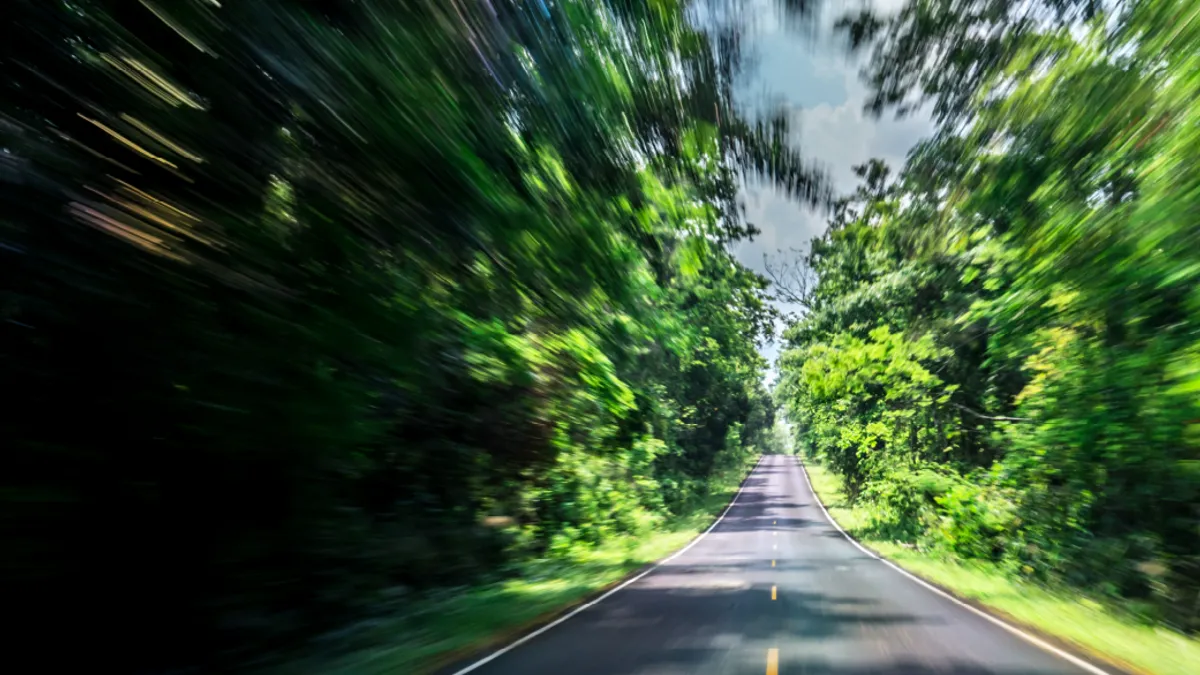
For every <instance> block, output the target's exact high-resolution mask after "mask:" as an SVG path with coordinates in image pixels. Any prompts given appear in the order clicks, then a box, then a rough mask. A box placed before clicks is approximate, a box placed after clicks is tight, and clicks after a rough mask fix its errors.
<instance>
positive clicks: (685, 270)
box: [0, 0, 823, 669]
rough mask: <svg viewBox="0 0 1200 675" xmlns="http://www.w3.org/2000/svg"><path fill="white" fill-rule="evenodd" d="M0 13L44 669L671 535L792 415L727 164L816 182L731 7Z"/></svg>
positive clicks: (306, 4) (252, 632)
mask: <svg viewBox="0 0 1200 675" xmlns="http://www.w3.org/2000/svg"><path fill="white" fill-rule="evenodd" d="M5 10H6V20H7V22H8V25H10V26H11V27H16V28H17V29H16V30H13V31H10V33H9V36H8V40H6V41H5V42H4V44H3V45H2V46H0V68H2V69H3V73H4V77H3V78H2V79H0V91H2V92H3V93H2V95H0V101H2V104H0V105H2V109H0V199H2V200H3V204H4V209H3V215H2V216H0V258H2V262H0V313H2V319H3V321H2V322H0V369H2V370H0V372H3V375H4V381H5V388H6V390H7V391H8V392H9V394H10V396H6V400H5V405H4V406H3V407H2V408H0V420H2V422H0V425H2V426H3V429H4V436H5V438H4V446H5V452H4V456H3V470H2V475H3V478H2V480H3V486H4V503H5V508H6V512H7V513H6V518H5V521H6V528H5V530H4V535H3V540H2V542H0V546H2V547H3V549H4V551H5V559H6V561H7V562H6V570H5V574H4V590H3V595H4V597H5V599H6V604H7V609H8V612H9V614H10V615H11V616H15V617H20V623H21V625H20V626H19V629H20V630H19V631H18V632H17V633H15V634H10V637H12V638H14V639H12V640H10V643H12V644H14V645H17V646H18V647H20V646H22V645H24V646H28V647H29V648H30V649H33V650H36V651H37V662H38V663H39V664H40V668H41V669H53V666H55V665H62V664H59V663H58V662H59V661H60V660H63V661H68V660H71V659H73V658H79V659H85V660H87V661H88V662H90V663H107V664H113V663H123V664H125V665H127V666H129V667H131V668H151V667H160V666H164V665H171V664H178V663H194V662H201V661H204V660H206V659H212V658H223V659H228V658H240V657H239V656H238V655H241V654H246V653H250V652H261V651H263V650H266V649H269V648H271V647H272V646H274V645H278V644H283V643H288V642H290V641H293V640H295V639H296V638H297V637H298V636H302V635H306V634H312V633H313V632H315V631H319V630H322V629H324V628H328V627H330V626H334V625H337V624H338V623H339V622H341V621H344V620H346V619H347V618H348V617H353V616H361V615H362V614H363V613H364V612H366V611H369V610H370V609H371V608H373V607H376V606H380V605H381V604H382V603H381V600H382V599H384V598H394V597H396V596H397V594H398V593H404V592H407V591H410V590H412V589H423V588H429V587H433V586H438V585H445V584H462V583H464V582H468V581H470V580H472V579H475V578H478V577H479V576H480V575H483V574H495V573H502V572H504V571H505V570H511V569H513V565H514V564H516V563H519V562H520V561H522V560H527V559H530V558H534V557H546V556H554V555H559V554H562V553H563V552H565V551H568V550H570V549H571V548H572V547H577V546H588V545H591V544H594V543H596V542H599V541H601V540H604V539H605V538H607V537H610V536H612V535H614V534H616V533H639V532H644V531H646V530H648V529H650V528H653V527H654V526H655V524H656V523H657V522H659V521H660V520H661V519H663V518H664V517H668V516H669V515H670V514H672V513H673V512H679V511H683V510H686V509H687V508H688V506H689V505H690V504H691V503H693V502H694V501H695V500H696V499H697V498H698V497H700V496H702V495H703V494H704V493H705V490H706V489H707V485H708V480H709V477H710V476H711V475H713V474H714V472H716V471H718V470H719V469H720V468H721V467H722V466H726V465H735V464H738V463H739V462H741V461H742V460H743V458H744V456H745V455H746V453H751V452H753V451H754V448H755V446H756V444H759V443H760V442H762V440H763V439H764V435H763V434H764V432H766V431H769V430H770V429H771V424H772V418H773V408H772V406H771V405H770V404H769V403H768V397H767V394H766V392H765V390H764V389H763V386H762V384H761V376H762V371H763V368H764V365H765V364H764V363H763V360H762V358H761V357H760V356H759V354H758V352H757V349H756V343H758V342H760V341H761V340H763V339H764V338H765V337H766V336H767V335H768V333H769V331H770V330H771V326H772V325H773V320H774V310H772V309H771V308H770V306H769V305H768V304H766V296H765V286H766V283H765V281H764V280H763V279H762V278H760V277H758V276H757V275H755V274H753V273H751V272H750V271H748V270H747V269H745V268H744V267H742V266H741V265H739V264H738V263H737V262H736V261H735V260H733V259H732V258H731V256H730V255H729V254H728V253H727V249H726V245H727V244H728V243H729V242H731V241H734V240H736V239H739V238H743V237H746V236H750V235H752V234H753V229H752V228H751V227H750V226H748V225H747V224H746V223H744V222H743V221H742V219H741V217H740V212H739V210H738V206H737V201H736V195H737V181H738V178H739V176H740V175H742V174H743V173H745V172H752V173H755V174H758V175H760V176H764V177H766V178H768V179H770V180H772V181H774V182H775V184H777V185H779V186H781V187H783V188H784V189H786V190H788V191H790V192H791V193H792V194H794V195H796V196H799V197H801V198H803V199H806V200H808V201H819V200H820V199H822V197H823V195H822V191H821V190H822V188H821V182H820V180H819V176H818V175H817V174H816V173H815V172H813V171H811V170H810V169H808V168H807V167H805V166H804V165H803V164H802V163H801V162H800V161H799V159H798V157H797V155H796V154H795V153H794V152H793V151H792V150H790V149H788V147H787V146H786V142H785V141H786V134H787V128H786V125H784V124H783V123H782V122H780V121H778V120H768V121H763V122H753V121H747V120H744V119H743V118H741V117H739V115H738V114H737V113H736V112H735V110H734V109H733V108H732V106H731V104H730V89H731V82H732V77H733V73H734V71H735V70H736V68H737V67H738V63H739V55H738V51H737V50H738V39H737V34H736V31H735V30H734V29H733V28H723V27H720V26H715V27H711V30H709V31H706V32H700V31H698V30H697V29H695V28H694V27H693V26H692V24H691V23H689V21H688V20H687V18H686V16H685V11H684V7H683V6H682V4H681V3H680V2H676V1H674V0H655V1H645V2H642V1H638V0H634V1H626V0H619V1H618V0H614V1H612V2H557V3H552V4H551V3H545V2H541V1H540V0H532V1H530V2H525V1H523V0H493V1H492V2H481V3H462V2H456V1H454V0H447V1H446V2H389V1H384V0H370V1H360V2H334V1H328V2H326V1H319V0H264V1H259V2H222V3H218V2H216V1H215V0H190V1H188V2H175V3H152V2H149V1H142V2H134V1H132V0H129V1H125V0H71V1H70V2H68V1H66V0H13V1H12V2H8V3H6V7H5ZM49 634H53V635H55V636H57V637H58V639H59V640H60V642H61V644H64V645H65V644H70V648H69V649H66V650H61V649H60V650H51V651H49V652H47V651H45V650H44V648H43V647H44V644H43V643H40V642H38V641H36V640H33V639H32V638H33V637H38V636H45V635H49ZM13 658H15V657H13Z"/></svg>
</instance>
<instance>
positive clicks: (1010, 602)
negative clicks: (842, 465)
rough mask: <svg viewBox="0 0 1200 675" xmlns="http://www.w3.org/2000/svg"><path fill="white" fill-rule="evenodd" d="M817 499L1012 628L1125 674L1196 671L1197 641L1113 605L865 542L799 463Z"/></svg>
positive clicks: (823, 472) (825, 475)
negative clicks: (1025, 629) (1022, 628)
mask: <svg viewBox="0 0 1200 675" xmlns="http://www.w3.org/2000/svg"><path fill="white" fill-rule="evenodd" d="M804 466H805V468H806V469H807V470H808V477H809V480H810V481H811V483H812V487H813V490H814V491H815V492H816V493H817V497H819V498H820V500H821V502H822V503H823V504H824V505H825V508H826V509H828V510H829V514H830V515H831V516H833V519H834V520H836V521H837V522H838V525H840V526H841V527H842V529H843V530H845V531H846V532H847V533H848V534H850V535H851V536H852V537H854V538H855V539H856V540H858V541H859V543H861V544H863V545H864V546H866V547H868V548H870V549H872V550H874V551H875V552H876V553H877V554H879V555H881V556H883V557H885V558H887V559H888V560H890V561H892V562H894V563H896V564H897V565H899V566H901V567H903V568H904V569H906V570H908V571H909V572H912V573H913V574H915V575H917V576H919V577H921V578H923V579H925V580H926V581H929V582H931V583H933V584H936V585H937V586H940V587H941V588H943V589H946V590H947V591H949V592H951V593H954V594H955V595H958V596H959V597H960V598H963V599H965V600H969V601H972V602H973V603H974V604H975V605H977V606H982V607H984V608H986V609H989V610H992V612H993V613H994V614H997V615H998V616H1003V617H1004V618H1005V619H1008V620H1010V622H1012V623H1016V624H1020V625H1023V626H1026V627H1029V628H1032V629H1033V630H1034V631H1035V632H1037V633H1040V634H1041V635H1044V636H1047V637H1050V638H1052V639H1054V640H1057V641H1058V642H1061V643H1063V644H1065V645H1067V646H1068V647H1071V648H1073V649H1074V650H1076V651H1078V652H1080V653H1084V654H1089V655H1092V656H1095V657H1097V658H1099V659H1101V660H1103V661H1107V662H1109V663H1112V664H1114V665H1116V666H1118V667H1121V668H1123V669H1125V670H1128V671H1131V672H1136V673H1146V674H1148V675H1194V674H1195V673H1197V672H1200V640H1195V639H1192V638H1188V637H1187V636H1184V635H1182V634H1180V633H1178V632H1175V631H1173V630H1170V629H1167V628H1164V627H1162V626H1156V625H1153V624H1149V623H1147V622H1145V621H1144V620H1141V619H1139V617H1136V616H1133V615H1131V614H1129V613H1128V612H1125V611H1123V610H1122V609H1121V608H1120V607H1119V606H1116V605H1115V604H1111V603H1107V602H1102V601H1097V600H1095V599H1092V598H1087V597H1083V596H1081V595H1080V594H1079V593H1078V592H1072V591H1070V590H1067V589H1053V588H1047V587H1044V586H1039V585H1035V584H1030V583H1027V582H1023V581H1021V580H1017V579H1013V578H1012V577H1011V576H1010V575H1008V574H1006V573H1004V571H1003V570H1001V569H999V568H998V567H996V566H995V565H989V564H986V563H981V562H978V561H962V560H958V559H955V558H952V557H947V556H943V555H939V554H937V553H935V552H931V551H922V550H917V549H913V548H908V547H905V546H901V545H900V544H898V543H896V542H892V541H885V540H881V539H877V538H871V537H870V536H868V535H866V533H867V522H868V521H867V517H866V514H865V513H863V512H862V511H861V510H860V509H857V508H854V507H851V506H850V505H849V504H847V502H846V495H845V493H843V491H842V486H841V482H840V481H839V480H838V478H837V477H836V476H835V475H833V474H832V473H831V472H829V471H828V470H827V469H825V468H824V467H822V466H819V465H815V464H812V463H805V465H804Z"/></svg>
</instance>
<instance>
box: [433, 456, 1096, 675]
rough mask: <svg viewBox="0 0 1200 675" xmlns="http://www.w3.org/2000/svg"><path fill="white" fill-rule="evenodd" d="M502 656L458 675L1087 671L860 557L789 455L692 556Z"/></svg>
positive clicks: (759, 475) (1045, 674)
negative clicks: (829, 517)
mask: <svg viewBox="0 0 1200 675" xmlns="http://www.w3.org/2000/svg"><path fill="white" fill-rule="evenodd" d="M485 656H486V655H485ZM491 656H492V658H491V660H488V661H486V662H484V663H482V664H479V662H478V660H477V661H475V664H474V667H473V668H472V663H470V662H468V663H464V664H460V665H459V666H457V667H456V668H453V669H450V670H449V671H447V672H449V673H462V674H464V675H465V673H466V672H470V673H472V674H473V675H542V674H543V673H545V674H547V675H549V674H559V673H566V674H569V675H675V674H682V673H705V674H708V673H712V674H714V675H724V674H737V675H742V674H745V675H751V674H754V675H761V674H762V673H764V672H765V673H767V675H772V674H773V673H777V674H778V675H802V674H804V675H866V674H867V673H878V674H881V675H918V674H920V675H925V674H933V673H944V674H953V675H983V674H984V673H994V674H996V675H1082V674H1083V673H1085V672H1086V671H1085V670H1084V669H1082V668H1081V667H1080V666H1078V665H1075V664H1072V663H1070V662H1068V661H1066V660H1064V659H1063V658H1061V657H1059V656H1056V655H1054V654H1052V653H1050V652H1047V651H1044V650H1043V649H1041V648H1039V647H1037V646H1035V645H1033V644H1030V643H1029V642H1027V641H1025V640H1023V639H1021V638H1020V637H1018V636H1016V635H1013V634H1012V633H1010V632H1008V631H1006V630H1004V629H1003V628H1001V627H999V626H997V625H995V624H993V623H991V622H989V621H988V620H987V619H985V618H983V617H981V616H979V615H977V614H975V613H973V612H971V611H970V610H968V609H966V608H964V607H962V606H960V605H958V604H956V603H955V602H953V601H951V600H949V599H947V598H945V597H942V596H940V595H938V594H936V593H934V592H933V591H931V590H929V589H927V588H925V587H923V586H921V585H920V584H918V583H917V582H915V581H913V580H912V579H910V578H908V577H906V576H904V575H903V574H902V573H900V572H899V571H897V570H895V569H893V568H891V567H889V566H888V565H887V564H885V563H883V562H881V561H879V560H877V559H874V558H873V557H871V556H869V555H868V554H866V553H865V552H863V551H861V550H859V549H858V548H857V547H856V546H854V545H853V544H852V543H851V542H850V541H848V540H847V539H846V538H845V537H844V536H843V535H842V534H841V533H840V532H839V531H838V530H837V529H835V528H834V527H833V525H832V524H831V523H830V521H829V520H828V519H827V517H826V516H825V514H824V512H823V510H822V509H821V508H820V506H818V503H817V501H816V499H815V498H814V497H813V494H812V491H811V488H810V487H809V485H808V481H807V480H806V478H805V476H804V475H803V474H802V473H801V469H800V466H799V464H798V463H797V461H796V458H794V457H789V456H783V455H772V456H766V457H763V459H762V461H761V462H760V463H759V464H758V466H757V467H756V468H755V470H754V472H753V473H752V474H751V475H750V477H749V478H748V479H747V481H746V483H745V485H744V486H743V489H742V492H741V493H740V495H739V496H738V498H737V500H736V502H735V503H734V505H733V506H732V507H731V508H730V509H729V510H728V511H727V512H726V514H725V517H724V518H723V519H722V520H721V521H720V522H719V523H718V524H717V525H716V527H715V528H713V529H712V530H711V531H710V532H709V533H708V534H707V535H706V536H704V537H703V538H701V539H700V540H699V541H698V542H697V543H695V545H693V546H692V547H691V548H689V549H687V550H686V551H685V552H684V553H683V554H682V555H679V556H677V557H676V558H674V559H672V560H670V561H668V562H666V563H664V564H662V565H660V566H658V567H656V568H654V569H653V570H652V571H651V572H649V573H648V574H646V575H645V576H644V577H642V578H641V579H639V580H637V581H635V582H634V583H632V584H630V585H628V586H626V587H625V588H622V589H621V590H619V591H617V592H616V593H613V594H612V595H610V596H608V597H606V598H604V599H603V600H601V601H600V602H598V603H596V604H595V605H593V606H591V607H589V608H587V609H585V610H583V611H581V612H579V613H578V614H576V615H574V616H572V617H570V618H569V619H567V620H565V621H563V622H562V623H559V624H558V625H555V626H553V627H551V628H549V629H548V630H546V631H544V632H542V633H540V634H538V635H536V636H534V637H532V638H531V639H529V640H528V641H526V642H524V643H522V644H520V645H517V646H516V647H514V648H512V649H510V650H508V651H504V652H502V653H498V654H492V655H491ZM773 669H774V670H773Z"/></svg>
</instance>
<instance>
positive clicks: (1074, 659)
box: [455, 457, 1110, 675]
mask: <svg viewBox="0 0 1200 675" xmlns="http://www.w3.org/2000/svg"><path fill="white" fill-rule="evenodd" d="M796 463H797V464H799V465H800V471H801V472H803V473H804V482H805V483H807V484H808V490H809V492H811V493H812V495H813V501H815V502H816V503H817V506H819V507H821V512H822V513H824V514H825V519H826V520H828V521H829V522H830V524H832V525H833V526H834V527H835V528H837V531H838V532H841V533H842V536H843V537H845V538H846V541H848V542H850V543H851V544H854V546H855V548H857V549H858V550H860V551H862V552H863V553H866V554H867V555H868V556H870V557H872V558H874V559H875V560H878V561H879V562H881V563H883V564H884V565H887V566H888V567H890V568H892V569H894V570H896V571H897V572H899V573H900V574H903V575H904V576H906V577H908V578H909V579H911V580H913V581H915V582H917V583H918V584H920V585H922V586H924V587H925V588H926V589H928V590H931V591H933V592H934V593H936V594H938V595H940V596H942V597H943V598H945V599H947V600H949V601H950V602H953V603H954V604H956V605H958V606H959V607H962V608H963V609H966V610H969V611H971V612H973V613H974V614H976V615H978V616H981V617H983V618H984V619H987V620H988V621H990V622H992V623H994V624H996V625H997V626H999V627H1001V628H1003V629H1004V630H1006V631H1008V632H1010V633H1012V634H1013V635H1016V636H1017V637H1019V638H1021V639H1022V640H1025V641H1026V642H1028V643H1030V644H1033V645H1035V646H1038V647H1041V648H1042V649H1044V650H1045V651H1048V652H1050V653H1051V654H1054V655H1055V656H1057V657H1059V658H1061V659H1063V660H1065V661H1068V662H1070V663H1071V664H1072V665H1074V666H1078V667H1079V668H1082V669H1083V670H1085V671H1087V672H1089V673H1091V674H1092V675H1110V673H1109V672H1108V671H1106V670H1103V669H1101V668H1097V667H1096V666H1094V665H1092V664H1090V663H1088V662H1087V661H1084V660H1083V659H1081V658H1079V657H1078V656H1075V655H1074V654H1071V653H1069V652H1065V651H1063V650H1061V649H1059V648H1058V647H1055V646H1054V645H1052V644H1050V643H1049V642H1046V641H1045V640H1043V639H1041V638H1039V637H1037V636H1036V635H1031V634H1029V633H1026V632H1025V631H1023V630H1021V629H1020V628H1017V627H1016V626H1014V625H1012V624H1010V623H1008V622H1007V621H1002V620H1000V619H998V618H996V617H994V616H992V615H991V614H988V613H987V612H985V611H983V610H981V609H978V608H976V607H972V606H971V605H969V604H967V603H965V602H963V601H962V600H959V599H958V598H956V597H954V596H953V595H950V594H949V593H947V592H945V591H943V590H942V589H940V588H938V587H937V586H934V585H933V584H930V583H929V582H927V581H925V580H924V579H922V578H921V577H918V576H917V575H915V574H913V573H912V572H909V571H908V570H906V569H904V568H903V567H900V566H899V565H897V564H896V563H894V562H892V561H891V560H888V559H887V558H882V557H880V556H878V555H875V554H874V553H872V552H871V551H869V550H867V549H866V548H864V547H863V546H862V544H859V543H858V542H857V541H855V540H854V537H851V536H850V535H848V534H846V531H845V530H843V529H842V526H841V525H838V524H837V521H836V520H834V519H833V516H831V515H829V511H827V510H826V509H825V505H824V504H822V503H821V498H820V497H819V496H817V491H816V490H814V489H813V486H812V481H811V480H809V479H808V469H806V468H804V462H802V461H800V458H799V457H797V458H796ZM455 675H457V673H456V674H455Z"/></svg>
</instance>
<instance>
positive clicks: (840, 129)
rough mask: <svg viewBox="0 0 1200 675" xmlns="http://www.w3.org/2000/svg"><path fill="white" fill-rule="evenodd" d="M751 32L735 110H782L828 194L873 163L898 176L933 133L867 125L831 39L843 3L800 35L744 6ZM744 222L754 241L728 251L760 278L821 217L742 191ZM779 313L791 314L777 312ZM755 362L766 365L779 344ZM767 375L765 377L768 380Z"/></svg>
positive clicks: (850, 64) (886, 122)
mask: <svg viewBox="0 0 1200 675" xmlns="http://www.w3.org/2000/svg"><path fill="white" fill-rule="evenodd" d="M749 4H750V6H751V7H752V8H753V14H752V16H753V17H754V20H753V29H752V31H751V33H750V35H748V36H747V39H746V40H745V44H746V45H747V46H748V48H749V49H750V56H751V62H752V63H753V65H752V66H751V68H750V69H749V70H748V71H747V73H746V74H745V75H744V76H743V81H742V82H740V83H739V86H738V88H737V91H736V96H737V100H738V103H739V105H742V106H743V107H745V108H747V109H749V110H762V109H766V108H768V107H771V106H780V105H782V106H786V108H787V110H788V111H789V113H790V114H791V118H792V123H793V127H794V142H795V143H796V145H797V147H799V149H800V150H801V151H802V152H803V154H804V155H806V156H807V157H808V158H810V160H812V161H815V162H817V163H818V164H819V165H821V166H822V167H823V168H824V169H825V170H826V171H827V172H828V174H829V176H830V178H831V179H832V181H833V187H834V190H835V191H836V192H837V193H839V194H842V193H847V192H850V191H852V190H853V189H854V187H855V185H856V178H855V176H854V173H853V170H852V167H854V166H855V165H858V164H862V163H864V162H866V161H867V160H868V159H871V158H872V157H878V158H881V159H883V160H885V161H887V162H888V164H889V165H890V166H892V167H893V169H899V168H900V166H901V165H902V164H903V162H904V158H905V155H906V154H907V153H908V151H909V149H910V148H912V147H913V145H915V144H916V142H917V141H918V140H920V139H921V138H922V137H925V136H927V135H929V133H930V132H931V131H932V129H933V127H932V124H931V123H930V121H929V117H928V116H927V115H924V114H918V115H910V116H908V117H906V118H904V119H901V120H897V119H895V118H894V117H893V116H892V115H890V114H885V115H884V116H883V117H882V118H879V119H875V118H872V117H871V116H869V115H867V114H866V113H864V112H863V104H864V103H865V102H866V100H867V95H868V89H867V86H866V85H865V84H864V83H863V82H862V80H861V78H860V76H859V71H860V68H861V61H862V57H860V56H851V55H849V54H848V53H847V52H846V50H845V48H844V46H842V44H841V43H840V42H839V41H838V40H837V39H836V37H835V36H834V33H833V30H832V26H833V23H834V21H835V20H836V19H837V17H838V16H840V15H841V14H842V13H843V12H845V11H846V10H849V9H852V8H853V7H857V6H859V5H856V4H852V3H851V2H847V1H846V0H831V1H829V2H826V3H825V6H824V7H823V9H822V11H821V13H820V14H819V15H818V16H817V17H816V19H815V22H814V25H813V26H812V27H809V28H808V29H805V28H801V27H796V26H792V25H790V24H789V23H788V22H786V21H785V20H784V19H783V16H782V14H781V12H780V10H779V9H778V6H777V4H776V0H750V3H749ZM873 4H874V5H875V6H876V7H877V8H878V9H880V10H882V11H895V10H896V9H898V8H899V6H900V5H901V4H902V0H874V1H873ZM742 197H743V200H744V202H745V205H746V217H747V220H748V221H749V222H750V223H753V224H754V225H755V226H757V227H758V228H759V229H760V230H762V234H760V235H759V236H757V237H755V238H754V241H743V242H739V243H738V244H737V245H736V246H735V247H734V249H733V251H734V254H735V255H736V256H737V258H738V260H740V261H741V262H742V263H743V264H745V265H747V266H748V267H750V268H751V269H753V270H756V271H759V272H762V271H763V254H764V253H766V254H769V255H771V256H776V255H777V254H778V251H780V250H782V251H784V252H787V251H788V250H789V249H793V248H795V249H801V250H807V248H808V243H809V241H811V240H812V238H813V237H815V236H818V235H820V234H821V233H822V232H823V231H824V230H825V216H824V215H823V214H821V213H819V212H817V211H814V210H812V209H809V208H806V207H803V206H801V205H799V204H798V203H796V202H794V201H793V200H791V199H789V198H788V197H786V196H784V195H783V194H780V193H779V192H777V191H775V190H774V189H772V188H770V187H763V186H753V185H746V186H744V188H743V190H742ZM781 308H782V309H783V310H784V311H795V310H796V308H795V307H789V306H783V307H781ZM762 352H763V355H764V356H766V357H767V359H768V360H769V361H771V362H772V363H773V362H774V361H775V358H776V357H777V356H778V353H779V345H778V344H771V345H768V346H766V347H765V348H764V349H763V350H762ZM773 379H774V373H771V374H769V375H768V381H770V380H773Z"/></svg>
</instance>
